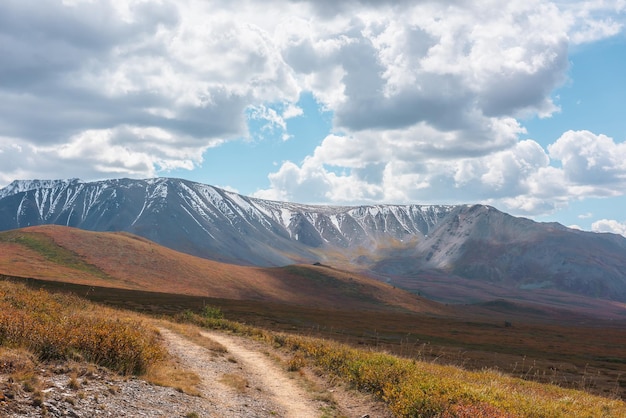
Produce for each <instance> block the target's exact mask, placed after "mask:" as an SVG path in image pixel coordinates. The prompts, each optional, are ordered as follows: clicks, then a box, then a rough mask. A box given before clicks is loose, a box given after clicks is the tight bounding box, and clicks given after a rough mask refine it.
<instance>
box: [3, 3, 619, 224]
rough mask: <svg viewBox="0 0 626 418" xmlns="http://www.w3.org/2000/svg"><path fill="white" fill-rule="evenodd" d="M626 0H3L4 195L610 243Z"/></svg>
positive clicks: (615, 213) (616, 201) (616, 205)
mask: <svg viewBox="0 0 626 418" xmlns="http://www.w3.org/2000/svg"><path fill="white" fill-rule="evenodd" d="M625 25H626V0H613V1H608V0H607V1H604V0H589V1H576V0H573V1H565V0H560V1H552V2H550V1H543V0H510V1H507V2H502V1H499V0H477V1H468V0H450V1H446V2H442V1H438V0H432V1H429V0H415V1H402V0H396V1H384V0H379V1H374V0H345V1H336V0H333V1H330V0H318V1H306V0H291V1H288V0H264V1H258V0H241V1H235V2H233V1H222V0H161V1H146V0H124V1H118V0H101V1H98V0H93V1H90V0H64V1H62V0H54V1H53V0H37V1H35V0H30V1H29V0H3V1H2V2H0V57H1V58H0V187H4V186H6V185H8V184H9V183H10V182H11V181H13V180H15V179H59V178H80V179H82V180H85V181H90V180H101V179H108V178H121V177H128V178H150V177H178V178H184V179H189V180H193V181H198V182H201V183H205V184H210V185H213V186H217V187H222V188H226V189H229V190H233V191H236V192H238V193H241V194H244V195H248V196H254V197H259V198H264V199H272V200H281V201H292V202H299V203H313V204H330V205H360V204H379V203H385V204H408V203H411V204H467V203H483V204H489V205H493V206H495V207H496V208H498V209H500V210H502V211H505V212H508V213H510V214H513V215H516V216H525V217H528V218H531V219H534V220H537V221H546V222H552V221H555V222H560V223H562V224H564V225H566V226H572V227H577V228H581V229H585V230H591V231H596V232H614V233H619V234H622V235H625V236H626V210H625V209H626V114H624V109H625V104H626V26H625Z"/></svg>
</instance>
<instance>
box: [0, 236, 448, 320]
mask: <svg viewBox="0 0 626 418" xmlns="http://www.w3.org/2000/svg"><path fill="white" fill-rule="evenodd" d="M0 274H4V275H9V276H20V277H32V278H38V279H46V280H55V281H63V282H69V283H77V284H85V285H93V286H105V287H114V288H122V289H137V290H146V291H156V292H165V293H176V294H185V295H196V296H206V297H211V298H223V299H234V300H261V301H271V302H279V303H288V304H298V305H302V306H310V307H318V308H335V309H336V308H346V309H386V310H388V309H392V310H408V311H412V312H429V313H444V311H445V310H446V309H445V307H444V306H442V305H440V304H437V303H434V302H431V301H427V300H425V299H422V298H419V297H418V296H415V295H413V294H411V293H409V292H406V291H403V290H400V289H396V288H394V287H392V286H389V285H387V284H384V283H381V282H379V281H377V280H373V279H370V278H367V277H364V276H360V275H358V274H356V273H350V272H346V271H341V270H337V269H333V268H330V267H328V266H322V265H317V266H312V265H297V266H287V267H281V268H254V267H243V266H236V265H230V264H224V263H218V262H214V261H210V260H206V259H202V258H197V257H193V256H190V255H187V254H183V253H179V252H176V251H173V250H170V249H168V248H165V247H162V246H159V245H157V244H155V243H153V242H151V241H148V240H146V239H143V238H139V237H137V236H134V235H131V234H128V233H108V232H105V233H103V232H89V231H83V230H80V229H76V228H69V227H63V226H53V225H47V226H37V227H30V228H24V229H18V230H12V231H6V232H2V233H0Z"/></svg>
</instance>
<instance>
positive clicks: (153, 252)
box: [0, 227, 626, 416]
mask: <svg viewBox="0 0 626 418" xmlns="http://www.w3.org/2000/svg"><path fill="white" fill-rule="evenodd" d="M16 233H18V234H34V235H33V236H34V238H33V237H30V238H27V239H30V240H31V241H33V240H34V241H35V243H33V242H25V241H24V239H23V238H22V241H21V242H20V241H19V240H17V239H16V237H15V236H11V235H10V234H16ZM0 246H1V248H0V275H1V274H5V275H8V276H13V277H14V280H18V281H19V280H20V279H19V278H18V277H15V276H23V277H30V278H33V279H28V280H23V281H25V282H29V283H30V285H32V286H34V287H44V288H46V289H50V290H61V291H64V292H72V293H75V294H77V295H81V296H84V297H87V298H89V299H92V300H94V301H97V302H104V303H106V304H108V305H114V306H117V307H120V308H130V309H132V310H135V311H142V312H149V313H152V314H159V315H160V314H167V315H171V314H176V313H180V312H184V311H187V310H190V311H191V312H196V313H200V312H202V311H203V309H204V308H205V307H206V306H207V305H211V306H217V307H219V308H220V310H221V311H222V312H223V313H224V315H225V316H226V317H227V318H229V319H231V320H234V321H238V322H239V323H246V324H249V325H253V326H255V327H257V329H261V330H267V331H272V332H289V333H290V334H291V335H293V336H294V337H295V336H298V337H303V336H304V337H320V338H323V339H324V340H325V341H328V342H330V341H335V342H337V343H341V344H346V345H347V346H348V347H350V348H352V349H354V348H363V349H365V351H366V352H369V351H372V350H375V351H384V352H386V353H390V354H395V355H398V356H399V357H400V359H408V361H410V362H419V363H425V364H432V363H435V364H438V365H441V366H443V365H452V366H458V367H461V368H462V369H464V370H465V371H466V372H467V373H478V374H477V375H472V374H464V375H462V376H463V378H466V379H478V380H479V378H480V373H484V372H485V370H490V373H495V375H502V376H503V377H506V376H510V377H511V378H523V379H525V380H526V381H529V383H528V384H531V383H530V381H536V382H544V383H555V384H557V385H559V386H562V387H566V388H574V389H583V390H584V391H586V392H587V393H590V394H591V393H592V394H596V395H598V394H599V395H603V396H605V397H606V398H599V399H607V402H608V401H611V402H612V400H615V399H619V398H621V399H624V398H626V358H625V355H624V347H626V324H625V323H624V321H618V320H614V321H604V320H598V319H597V318H592V317H589V316H586V315H575V316H572V317H569V316H568V315H569V314H568V313H563V312H560V311H558V310H553V311H552V310H549V309H543V308H542V309H539V310H537V311H536V312H534V311H533V309H534V308H533V309H529V308H528V307H527V306H526V305H520V306H517V305H503V306H500V305H499V304H494V305H493V306H492V305H489V306H480V307H475V306H456V307H454V306H449V307H446V306H445V305H439V304H435V303H432V302H429V301H425V300H424V299H422V298H418V297H417V296H415V295H408V296H407V293H406V292H402V291H401V290H399V289H394V288H393V287H392V286H389V285H385V284H383V283H378V282H374V281H372V280H370V279H366V278H363V277H361V276H359V275H358V274H355V273H351V272H347V271H341V270H338V269H333V268H330V267H328V266H291V267H287V268H276V269H255V268H247V267H237V266H227V265H222V264H220V263H213V262H210V261H207V260H201V259H197V258H195V257H191V256H187V255H184V254H180V253H176V252H174V251H171V250H167V249H164V248H163V247H159V246H158V245H156V244H154V243H151V242H149V241H147V240H144V239H141V238H137V237H134V236H132V235H129V234H101V233H90V232H85V231H80V230H74V229H71V228H61V227H38V228H34V229H26V230H19V231H10V232H9V233H6V232H5V233H0ZM58 248H60V250H58ZM7 249H8V250H7ZM40 279H48V281H45V280H40ZM150 290H152V292H150ZM155 290H159V292H155ZM329 294H332V297H329ZM380 295H383V296H380ZM409 308H413V309H409ZM505 321H507V322H510V323H511V324H512V326H510V327H507V326H505V324H504V323H505ZM260 332H261V331H260ZM262 332H265V331H262ZM300 355H301V356H303V357H306V358H309V357H308V356H309V355H308V354H306V356H305V353H300ZM442 370H447V369H442ZM449 370H455V369H449ZM376 373H379V374H381V375H384V372H382V371H378V372H376ZM433 373H434V372H433ZM441 373H443V372H441ZM446 373H452V371H450V372H446ZM456 376H457V377H458V376H460V375H456ZM489 376H492V375H489ZM181 379H184V378H181ZM502 385H503V387H506V385H504V383H503V384H502ZM357 386H358V385H357ZM537 387H539V388H541V387H542V386H537ZM410 390H412V389H408V388H407V391H410ZM446 390H448V389H446ZM455 390H456V389H455ZM455 390H452V389H450V393H457V394H458V391H455ZM472 390H474V389H472ZM484 390H487V389H484ZM546 391H547V392H549V391H548V389H546ZM547 392H546V393H547ZM385 393H386V392H385ZM490 393H491V392H490ZM494 393H495V392H494ZM519 393H523V391H521V389H520V392H519ZM533 393H534V392H533ZM559 393H560V392H559ZM531 394H532V393H531ZM385 396H387V397H391V396H392V394H391V392H390V393H387V394H385ZM393 396H396V395H393ZM398 396H400V395H398ZM455 396H456V395H455ZM467 396H469V395H467ZM473 396H474V395H472V396H470V397H469V399H471V400H472V402H469V403H468V402H466V401H467V399H466V395H463V396H461V397H460V398H459V397H458V396H457V397H454V396H452V397H451V398H446V399H448V400H447V401H445V402H444V403H446V402H447V403H446V405H447V404H448V403H449V405H448V407H446V408H447V409H445V408H444V409H441V408H440V409H437V411H439V412H438V413H441V414H444V415H442V416H446V415H445V414H449V416H480V415H478V412H480V413H482V414H483V416H494V414H489V410H490V409H489V408H496V409H495V410H497V411H499V412H498V413H502V411H508V410H507V409H506V408H503V406H502V405H500V404H497V403H494V402H491V401H490V402H487V403H485V402H482V401H480V399H479V398H476V397H473ZM494 396H496V395H494ZM498 396H500V395H497V396H496V397H498ZM519 396H522V395H519ZM529 396H530V395H529ZM533 396H534V395H533ZM559 396H560V395H559ZM563 396H570V395H563ZM577 396H578V395H577ZM476 399H478V401H476V402H474V400H476ZM594 399H596V398H594ZM575 402H578V401H577V400H575ZM406 403H407V402H403V403H402V404H406ZM451 408H452V409H451ZM519 408H521V409H519V410H518V413H521V412H519V411H524V408H522V407H519ZM400 410H401V409H398V411H400ZM455 411H456V412H455ZM477 411H478V412H477ZM618 411H619V410H618ZM595 412H597V411H595ZM450 414H451V415H450ZM454 414H456V415H454ZM463 414H465V415H463ZM551 414H552V412H551ZM554 414H556V412H554ZM495 416H497V415H495ZM520 416H566V415H550V414H547V415H532V414H531V415H527V414H526V415H524V414H522V415H520ZM580 416H586V415H580ZM587 416H591V415H587ZM594 416H595V415H594ZM597 416H602V415H597ZM607 416H611V415H607ZM617 416H619V415H617Z"/></svg>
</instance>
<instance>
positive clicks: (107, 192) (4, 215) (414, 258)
mask: <svg viewBox="0 0 626 418" xmlns="http://www.w3.org/2000/svg"><path fill="white" fill-rule="evenodd" d="M41 224H57V225H67V226H72V227H77V228H82V229H86V230H93V231H126V232H131V233H133V234H137V235H140V236H143V237H145V238H148V239H150V240H152V241H155V242H157V243H159V244H161V245H165V246H168V247H170V248H173V249H176V250H179V251H183V252H187V253H190V254H193V255H197V256H200V257H205V258H209V259H214V260H218V261H223V262H229V263H236V264H247V265H258V266H272V265H286V264H292V263H298V262H306V263H309V262H329V261H330V262H333V261H335V262H337V261H338V260H341V261H342V262H344V263H352V264H354V265H355V266H358V267H359V268H360V269H365V270H370V271H372V272H374V273H377V274H384V275H387V276H402V277H404V278H407V277H409V278H410V277H413V276H415V277H417V276H419V275H420V274H425V273H433V272H436V273H437V274H447V275H455V276H459V277H462V278H465V279H471V280H476V281H487V282H494V283H499V284H501V285H506V286H511V287H515V288H529V289H530V288H551V289H560V290H565V291H568V292H574V293H579V294H584V295H587V296H593V297H603V298H609V299H615V300H620V301H623V302H626V239H624V238H623V237H621V236H618V235H613V234H594V233H590V232H582V231H576V230H572V229H568V228H565V227H564V226H562V225H559V224H543V223H536V222H533V221H531V220H528V219H524V218H516V217H512V216H510V215H507V214H505V213H502V212H500V211H498V210H496V209H495V208H492V207H489V206H484V205H458V206H444V205H441V206H438V205H437V206H421V205H374V206H353V207H345V206H343V207H342V206H316V205H303V204H297V203H288V202H276V201H268V200H262V199H255V198H251V197H246V196H242V195H239V194H237V193H233V192H230V191H226V190H223V189H219V188H216V187H212V186H209V185H205V184H200V183H195V182H191V181H186V180H180V179H169V178H157V179H147V180H130V179H116V180H106V181H97V182H82V181H80V180H77V179H72V180H31V181H14V182H13V183H11V184H10V185H9V186H7V187H5V188H3V189H0V230H8V229H15V228H23V227H27V226H33V225H41Z"/></svg>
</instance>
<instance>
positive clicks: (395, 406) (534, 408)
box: [178, 311, 626, 418]
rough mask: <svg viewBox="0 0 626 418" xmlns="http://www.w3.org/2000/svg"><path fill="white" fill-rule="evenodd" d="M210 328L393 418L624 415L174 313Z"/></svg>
mask: <svg viewBox="0 0 626 418" xmlns="http://www.w3.org/2000/svg"><path fill="white" fill-rule="evenodd" d="M178 320H180V321H185V322H192V323H194V324H196V325H200V326H204V327H207V328H212V329H220V330H228V331H232V332H235V333H238V334H242V335H248V336H252V337H254V338H257V339H259V340H263V341H265V342H267V343H269V344H272V345H274V346H276V347H282V348H284V349H287V350H289V351H291V352H292V353H293V356H294V358H295V357H297V358H298V367H301V365H302V364H304V362H306V363H307V364H311V365H314V366H316V367H318V368H321V369H322V370H323V371H324V372H325V373H327V374H328V375H330V376H332V377H335V378H338V379H340V380H342V381H344V382H347V383H349V384H350V385H352V386H353V387H355V388H357V389H359V390H361V391H364V392H368V393H371V394H373V395H374V396H376V397H377V398H378V399H380V400H382V401H383V402H385V403H386V404H387V405H388V406H389V408H390V409H391V411H392V412H393V413H394V414H395V415H396V416H398V417H425V418H427V417H431V418H435V417H439V418H452V417H456V418H463V417H468V418H469V417H545V418H550V417H555V418H556V417H589V418H591V417H593V418H596V417H607V418H608V417H626V404H625V403H624V402H623V401H621V400H617V399H609V398H603V397H599V396H595V395H591V394H589V393H587V392H584V391H578V390H572V389H564V388H561V387H557V386H554V385H548V384H541V383H537V382H530V381H526V380H522V379H519V378H514V377H510V376H506V375H504V374H502V373H499V372H496V371H490V370H484V371H479V372H472V371H467V370H464V369H461V368H458V367H453V366H444V365H437V364H433V363H429V362H423V361H416V360H413V359H407V358H401V357H397V356H393V355H390V354H387V353H381V352H377V351H371V350H361V349H355V348H353V347H350V346H347V345H344V344H339V343H336V342H333V341H327V340H322V339H317V338H310V337H302V336H297V335H289V334H282V333H272V332H269V331H264V330H260V329H257V328H254V327H250V326H247V325H243V324H240V323H236V322H232V321H228V320H224V319H216V318H207V317H206V316H202V315H197V314H194V313H192V312H189V311H187V312H185V313H184V314H182V315H179V316H178Z"/></svg>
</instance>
